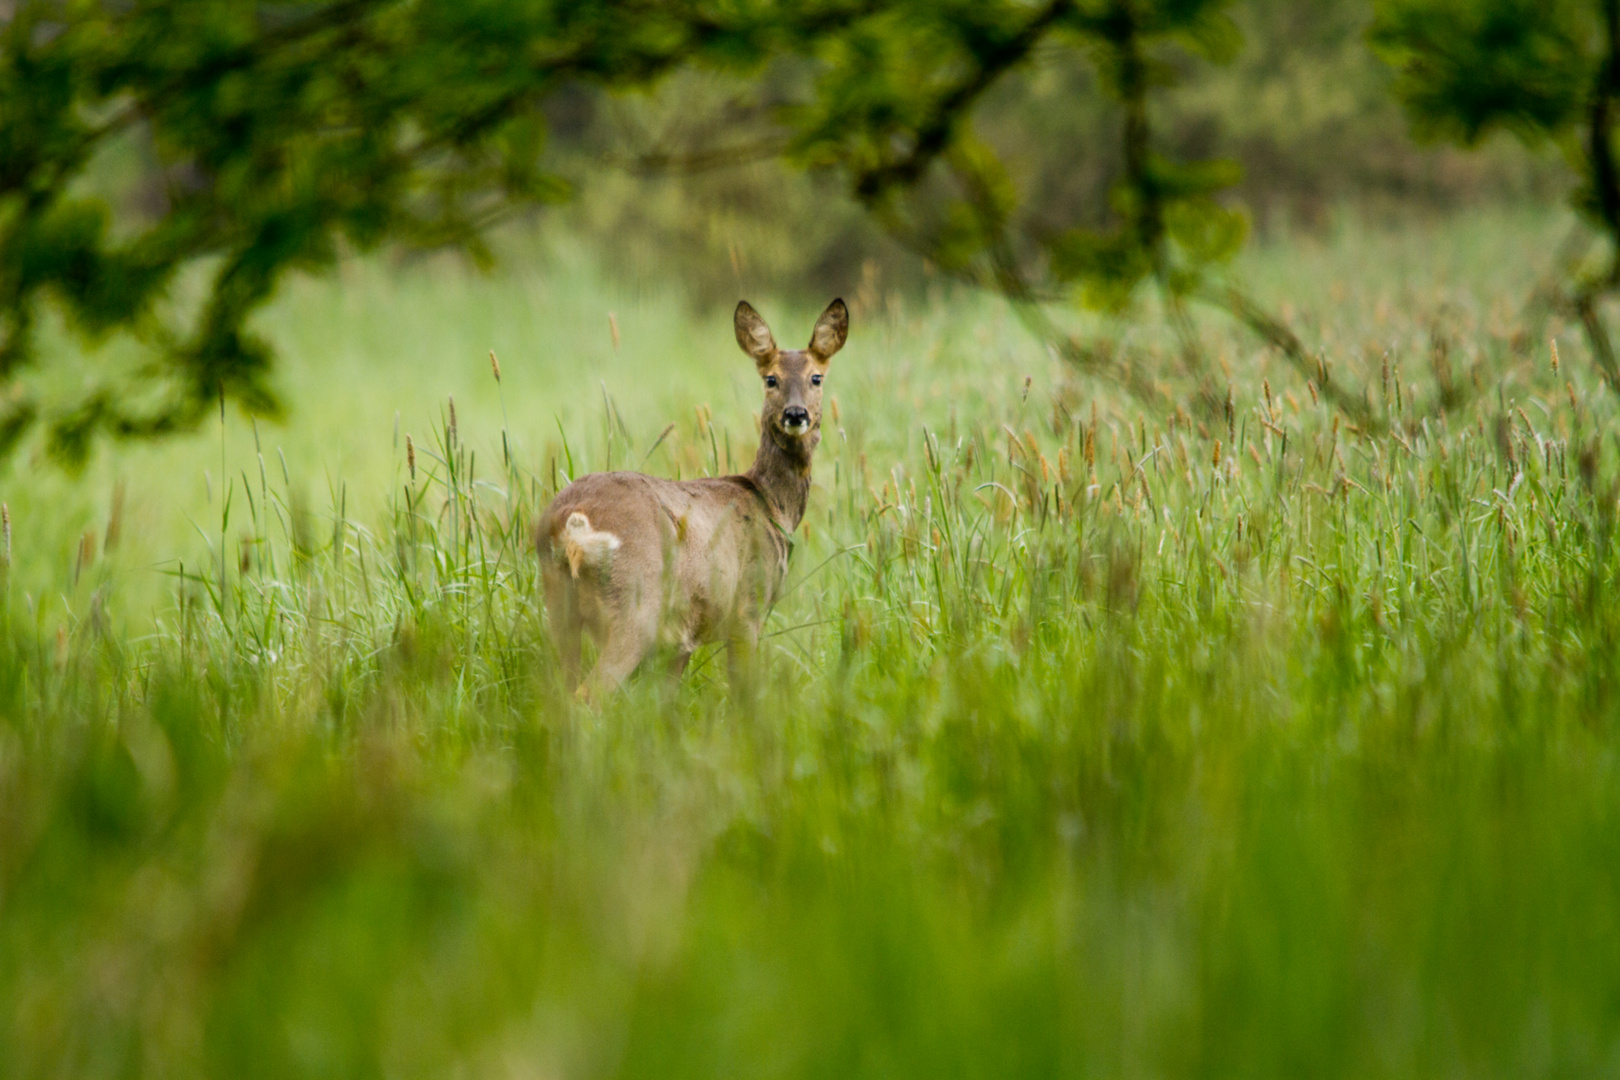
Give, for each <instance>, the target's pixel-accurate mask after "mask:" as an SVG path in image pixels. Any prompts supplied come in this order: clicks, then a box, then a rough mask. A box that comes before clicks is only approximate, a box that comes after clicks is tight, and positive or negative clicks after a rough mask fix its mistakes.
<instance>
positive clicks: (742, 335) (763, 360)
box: [736, 300, 776, 367]
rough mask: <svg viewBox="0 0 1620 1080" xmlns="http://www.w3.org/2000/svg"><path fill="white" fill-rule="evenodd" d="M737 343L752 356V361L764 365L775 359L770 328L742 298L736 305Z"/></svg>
mask: <svg viewBox="0 0 1620 1080" xmlns="http://www.w3.org/2000/svg"><path fill="white" fill-rule="evenodd" d="M736 324H737V344H738V345H741V346H742V351H743V352H745V353H747V354H748V355H749V356H752V357H753V358H754V363H755V364H756V365H757V366H759V367H765V366H766V365H768V364H769V363H770V362H771V361H772V360H774V359H776V339H775V338H774V337H772V336H771V328H770V327H768V326H766V325H765V320H764V319H762V318H760V317H759V312H757V311H755V310H754V309H753V308H752V307H750V306H749V305H748V301H746V300H744V301H742V302H740V303H739V304H738V305H737V317H736Z"/></svg>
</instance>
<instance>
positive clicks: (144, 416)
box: [0, 0, 822, 459]
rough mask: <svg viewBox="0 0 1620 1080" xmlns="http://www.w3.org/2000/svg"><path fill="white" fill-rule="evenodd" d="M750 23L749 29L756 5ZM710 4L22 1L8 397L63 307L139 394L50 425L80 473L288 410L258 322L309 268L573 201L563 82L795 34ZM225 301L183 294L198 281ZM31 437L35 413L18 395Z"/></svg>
mask: <svg viewBox="0 0 1620 1080" xmlns="http://www.w3.org/2000/svg"><path fill="white" fill-rule="evenodd" d="M734 7H735V8H736V9H735V10H733V8H734ZM769 16H770V13H769V12H768V11H766V10H764V9H761V10H757V11H755V10H749V11H743V10H741V7H740V6H733V5H714V4H705V3H700V2H698V0H588V2H578V0H537V2H530V0H421V2H415V3H406V2H400V0H313V2H301V3H300V2H294V3H268V2H265V3H244V2H241V0H187V2H186V3H181V4H176V3H169V2H164V0H136V2H134V3H130V4H106V3H96V2H74V0H21V2H20V3H19V5H18V6H17V7H16V10H15V11H14V12H13V13H12V14H11V16H10V17H9V19H7V20H5V21H4V22H0V383H4V382H13V381H14V379H15V376H16V374H17V373H18V371H19V369H20V368H21V367H22V366H23V365H26V364H28V363H29V362H30V361H31V360H33V359H34V358H35V355H36V345H37V333H36V331H37V326H38V322H39V319H40V316H41V312H42V308H41V305H42V303H44V302H46V301H47V300H54V301H55V303H56V304H57V306H59V307H60V309H61V310H62V311H64V312H65V314H66V316H67V318H68V320H69V322H70V323H71V324H72V325H73V326H74V327H75V328H76V329H78V330H79V331H81V332H82V333H83V334H84V335H85V336H86V337H88V338H90V339H99V338H101V337H103V336H105V335H107V334H109V333H112V332H114V331H127V332H131V333H134V334H135V335H136V336H137V337H139V338H140V339H141V340H142V341H143V342H144V343H145V344H146V345H147V346H148V348H149V350H150V352H151V355H152V356H153V357H154V358H155V359H154V361H153V363H152V365H151V366H150V367H149V368H148V370H147V374H146V377H145V378H144V379H142V380H141V381H140V383H139V385H136V386H130V385H127V384H122V385H118V384H111V383H109V384H108V385H105V386H101V387H99V388H96V389H94V390H93V391H91V392H90V393H89V394H88V395H87V396H86V397H85V398H84V399H83V400H82V401H80V402H78V403H77V404H76V406H75V407H74V408H73V409H72V410H71V411H69V412H68V413H66V414H63V415H58V416H53V417H50V418H49V419H50V422H51V430H52V442H53V446H54V447H55V449H56V450H58V451H59V452H60V453H62V454H63V455H64V456H66V457H68V458H70V459H72V458H77V457H81V456H82V455H83V453H84V452H85V449H86V446H87V444H88V440H89V439H90V438H91V436H92V435H93V434H94V433H95V432H97V431H100V430H111V431H113V432H116V433H121V434H129V435H136V434H157V433H163V432H168V431H173V430H177V429H180V428H183V427H185V426H187V425H188V424H192V423H195V422H196V420H197V419H198V418H199V417H200V416H201V415H202V414H203V413H204V412H206V410H207V408H208V407H209V405H210V404H211V403H213V402H215V401H216V400H221V399H223V398H225V397H231V398H234V399H236V400H238V401H240V402H242V403H243V404H244V405H246V406H247V407H248V408H250V409H253V410H256V411H259V412H271V411H273V410H274V409H275V406H276V401H275V396H274V393H273V390H272V387H271V384H270V381H269V378H268V376H269V371H270V361H271V355H270V349H269V346H268V345H267V343H266V342H265V341H263V340H262V339H260V338H259V337H257V336H255V335H254V334H253V333H252V332H251V331H250V330H249V329H248V326H247V323H248V319H249V317H250V315H251V314H252V313H253V311H254V310H255V309H256V308H257V307H258V306H259V305H261V304H263V303H264V302H265V301H266V299H267V298H268V297H269V296H270V295H271V294H272V292H273V291H274V289H275V287H276V285H277V283H278V281H279V280H280V279H281V278H282V277H283V276H284V275H285V274H286V273H287V272H288V271H290V270H295V269H310V268H318V267H321V266H325V265H327V264H330V263H331V262H332V261H333V259H334V258H335V257H336V256H337V255H338V254H339V252H340V250H342V249H343V248H345V247H348V248H352V249H361V250H363V249H368V248H372V247H374V246H376V245H378V244H380V243H382V242H384V241H398V242H403V243H407V244H413V245H430V246H431V245H459V246H463V247H467V248H469V249H471V250H473V251H474V252H475V253H478V252H479V251H480V246H479V236H480V233H481V232H482V230H483V229H484V228H485V227H486V226H487V225H489V224H490V223H491V221H492V220H494V219H495V218H496V217H498V216H499V215H500V214H502V213H503V212H505V211H507V210H509V209H510V208H511V207H513V206H515V205H522V204H526V203H534V202H544V201H547V200H552V199H556V198H558V197H560V196H561V195H563V194H564V193H565V190H566V189H565V186H564V185H563V184H562V183H561V182H560V181H559V180H558V179H557V178H556V177H555V176H554V175H551V174H549V173H548V172H547V171H546V170H545V169H544V168H543V167H542V154H541V151H542V148H543V146H544V143H545V140H546V134H547V132H546V124H545V119H544V112H543V110H542V109H541V107H540V106H541V105H542V104H543V103H544V102H545V100H546V99H547V98H548V96H549V95H551V94H552V93H554V92H555V91H556V90H557V89H558V88H559V87H561V86H564V85H568V84H578V83H581V82H583V83H588V84H590V83H593V84H597V85H601V86H606V87H610V88H619V87H629V86H639V85H644V84H646V83H648V82H649V81H651V80H653V79H655V78H657V77H658V76H659V75H661V74H663V73H665V72H667V71H669V70H671V69H672V68H674V67H676V66H678V65H680V64H683V63H687V62H690V61H693V60H697V59H703V60H708V61H711V62H714V63H719V64H736V63H738V62H746V61H748V60H749V59H750V58H752V57H754V56H757V55H758V54H759V53H760V51H761V49H762V48H763V46H762V44H761V42H762V41H763V40H765V39H767V38H768V37H769V36H770V35H771V34H773V33H782V32H790V31H791V30H792V29H793V28H794V27H795V26H801V25H802V26H809V27H813V26H814V25H815V24H816V20H817V19H818V18H820V17H822V15H821V12H820V11H819V9H818V7H817V5H815V4H813V3H812V4H809V5H795V7H794V10H793V13H792V14H791V15H784V16H782V17H769ZM120 141H124V142H129V141H133V142H135V143H137V144H139V146H141V147H142V148H143V150H144V152H145V153H146V154H147V155H149V156H150V158H151V159H153V160H154V161H155V162H156V166H157V171H158V174H159V178H160V189H161V190H160V196H159V199H158V206H157V207H156V209H155V210H154V212H152V213H150V214H148V215H146V216H145V217H144V218H143V219H141V220H138V221H133V222H131V221H125V220H117V221H115V219H114V215H113V214H112V212H111V211H110V209H109V205H108V202H107V200H106V199H105V198H104V197H102V196H100V195H97V194H95V193H93V192H92V191H91V190H89V189H88V185H87V184H86V182H85V181H86V178H87V176H88V175H89V174H90V173H91V172H92V171H93V168H94V164H95V162H96V161H97V160H98V155H102V154H103V153H104V152H105V151H107V150H108V148H109V147H112V146H116V145H119V143H120ZM194 265H195V266H204V267H206V268H207V275H208V283H207V287H206V296H205V298H204V299H203V301H202V302H201V303H200V304H199V305H197V306H196V308H195V310H194V311H188V312H186V313H185V314H184V315H176V313H175V311H174V305H172V304H166V303H165V300H166V298H167V297H168V296H169V295H170V293H171V292H172V289H173V286H174V284H175V281H176V277H177V275H178V274H179V273H180V272H181V271H182V270H183V269H184V268H186V267H188V266H194ZM5 409H6V411H5V414H4V416H3V417H0V442H3V443H4V445H5V446H10V445H12V444H14V443H15V442H16V440H17V438H18V437H20V436H21V434H22V433H23V432H24V431H26V430H27V428H28V427H29V425H30V423H31V422H32V421H33V420H34V419H35V418H36V413H37V409H38V407H37V406H36V404H35V403H34V402H32V401H30V400H28V399H26V398H24V397H21V396H19V395H18V394H16V393H13V394H12V395H11V398H10V400H9V401H8V402H7V404H6V406H5Z"/></svg>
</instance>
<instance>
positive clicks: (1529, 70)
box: [1372, 0, 1620, 389]
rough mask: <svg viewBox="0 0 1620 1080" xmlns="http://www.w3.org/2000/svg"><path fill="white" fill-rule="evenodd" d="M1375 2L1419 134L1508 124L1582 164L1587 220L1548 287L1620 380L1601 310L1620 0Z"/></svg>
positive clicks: (1616, 214)
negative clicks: (1557, 275)
mask: <svg viewBox="0 0 1620 1080" xmlns="http://www.w3.org/2000/svg"><path fill="white" fill-rule="evenodd" d="M1377 12H1378V17H1377V21H1376V23H1375V24H1374V26H1373V29H1372V40H1373V42H1374V44H1375V46H1376V47H1377V48H1378V50H1379V51H1380V53H1381V54H1382V55H1383V56H1384V58H1385V59H1386V61H1387V62H1388V63H1389V64H1390V65H1391V67H1393V68H1394V70H1395V71H1396V73H1397V78H1396V83H1395V92H1396V94H1397V95H1398V96H1399V98H1400V100H1401V101H1402V103H1403V104H1404V105H1405V107H1406V109H1407V112H1408V114H1409V115H1410V117H1411V119H1412V124H1413V127H1414V130H1415V131H1416V132H1417V134H1418V135H1419V136H1420V137H1424V138H1428V139H1436V140H1448V141H1452V142H1456V143H1459V144H1462V145H1464V146H1477V145H1479V143H1480V142H1481V141H1482V140H1484V139H1485V138H1486V137H1487V136H1489V135H1491V134H1492V133H1493V132H1498V131H1507V132H1511V133H1512V134H1514V135H1516V136H1517V137H1518V138H1520V139H1521V140H1524V141H1525V142H1527V143H1530V144H1538V143H1549V142H1550V143H1552V144H1555V145H1556V146H1558V147H1559V148H1560V149H1561V150H1562V151H1563V152H1564V155H1565V157H1566V158H1567V159H1568V161H1569V163H1570V164H1571V165H1572V166H1573V167H1574V169H1575V171H1576V173H1577V175H1578V176H1579V177H1580V183H1579V185H1578V186H1577V187H1576V189H1575V192H1574V194H1573V196H1572V198H1571V201H1572V203H1573V205H1574V208H1575V210H1576V211H1577V212H1578V213H1579V215H1580V217H1581V219H1582V223H1583V228H1582V231H1581V232H1580V233H1579V234H1577V235H1576V236H1575V237H1573V238H1572V241H1571V243H1570V244H1569V245H1567V246H1566V249H1565V251H1564V253H1563V257H1562V260H1561V262H1562V266H1561V270H1562V276H1561V278H1560V280H1558V281H1556V282H1555V283H1554V284H1553V286H1552V287H1551V289H1550V290H1549V293H1548V295H1549V298H1550V299H1551V301H1552V303H1553V304H1554V306H1556V307H1558V308H1561V309H1563V310H1565V311H1568V312H1570V313H1571V314H1573V315H1575V316H1576V317H1577V318H1579V320H1580V322H1581V325H1582V327H1583V328H1584V329H1585V331H1586V336H1587V339H1588V342H1589V343H1590V345H1591V349H1592V355H1593V358H1594V359H1595V361H1596V362H1597V365H1598V367H1599V368H1600V369H1601V371H1602V374H1603V378H1604V380H1605V381H1606V382H1608V384H1609V385H1610V386H1611V387H1614V388H1617V389H1620V362H1617V360H1616V356H1615V350H1614V345H1613V342H1612V341H1611V339H1610V336H1609V332H1608V329H1607V326H1606V323H1605V319H1604V317H1603V312H1602V305H1603V303H1604V301H1605V300H1607V299H1609V298H1611V297H1612V296H1613V295H1614V293H1615V291H1616V289H1620V164H1617V162H1616V159H1615V148H1614V128H1615V122H1616V119H1617V116H1616V112H1617V109H1620V0H1547V2H1538V3H1531V2H1529V0H1381V2H1380V3H1379V5H1378V8H1377ZM1594 240H1596V241H1600V242H1598V243H1594Z"/></svg>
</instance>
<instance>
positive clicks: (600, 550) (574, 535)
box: [563, 510, 620, 579]
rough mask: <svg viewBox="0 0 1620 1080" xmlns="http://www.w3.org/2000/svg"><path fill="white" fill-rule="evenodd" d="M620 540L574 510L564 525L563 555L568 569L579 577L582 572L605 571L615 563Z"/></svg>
mask: <svg viewBox="0 0 1620 1080" xmlns="http://www.w3.org/2000/svg"><path fill="white" fill-rule="evenodd" d="M619 544H620V540H619V538H618V537H617V536H615V535H613V534H612V533H610V532H607V531H606V530H597V529H593V528H591V519H590V518H588V517H586V516H585V515H584V514H582V513H580V512H579V511H578V510H575V511H574V512H573V513H571V514H569V515H568V521H567V522H566V523H565V524H564V525H563V554H564V556H565V557H566V558H567V560H568V572H569V573H570V574H572V575H573V576H574V578H576V579H578V578H579V576H580V575H581V574H583V573H587V572H591V573H603V572H605V571H606V570H607V568H608V567H609V566H611V565H613V553H614V552H615V551H618V550H619Z"/></svg>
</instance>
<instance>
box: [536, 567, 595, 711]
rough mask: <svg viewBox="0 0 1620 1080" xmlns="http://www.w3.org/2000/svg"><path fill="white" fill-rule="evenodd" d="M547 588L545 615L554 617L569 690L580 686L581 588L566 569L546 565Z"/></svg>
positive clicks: (553, 635) (554, 633)
mask: <svg viewBox="0 0 1620 1080" xmlns="http://www.w3.org/2000/svg"><path fill="white" fill-rule="evenodd" d="M542 579H543V581H544V584H545V590H546V614H547V616H549V618H550V620H551V640H552V641H553V642H554V643H555V644H556V646H557V655H558V658H559V659H560V660H561V661H562V670H563V685H564V686H565V687H567V689H568V692H569V693H573V692H574V691H575V690H577V689H579V656H580V646H581V639H582V638H583V636H584V631H585V620H584V617H583V615H582V614H581V612H580V609H579V588H578V586H577V585H576V584H575V582H574V580H573V579H572V578H571V577H570V576H569V574H568V571H567V570H566V569H562V570H560V571H559V570H557V569H553V568H550V567H548V568H546V569H545V571H544V572H543V574H542Z"/></svg>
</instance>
